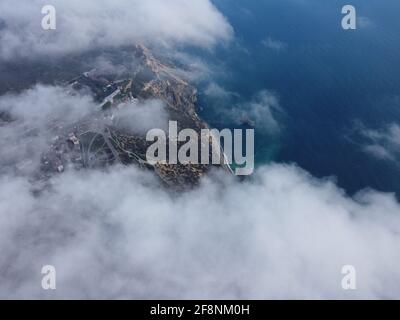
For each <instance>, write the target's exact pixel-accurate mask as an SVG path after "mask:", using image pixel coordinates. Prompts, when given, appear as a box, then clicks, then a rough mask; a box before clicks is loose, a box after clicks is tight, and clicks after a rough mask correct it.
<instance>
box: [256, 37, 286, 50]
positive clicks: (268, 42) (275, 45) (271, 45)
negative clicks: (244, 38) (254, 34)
mask: <svg viewBox="0 0 400 320" xmlns="http://www.w3.org/2000/svg"><path fill="white" fill-rule="evenodd" d="M261 44H262V45H263V46H264V47H265V48H267V49H272V50H275V51H282V50H285V49H286V48H287V44H286V43H284V42H282V41H279V40H275V39H273V38H271V37H268V38H267V39H264V40H263V41H261Z"/></svg>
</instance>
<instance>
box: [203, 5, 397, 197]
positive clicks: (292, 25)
mask: <svg viewBox="0 0 400 320" xmlns="http://www.w3.org/2000/svg"><path fill="white" fill-rule="evenodd" d="M214 3H215V4H216V6H217V7H218V8H219V9H220V10H221V11H222V12H223V13H224V15H226V17H227V18H228V20H229V22H230V23H231V24H232V26H233V28H234V30H235V40H234V41H233V43H231V44H230V45H229V46H223V45H222V46H220V47H219V48H218V49H217V50H216V51H214V52H210V53H206V54H205V53H201V55H202V57H203V58H204V59H205V60H206V61H207V62H208V63H210V64H213V65H215V66H218V72H217V73H216V76H215V79H214V80H215V82H216V83H218V85H220V86H221V87H223V88H224V89H225V90H227V91H229V92H234V93H235V94H234V95H229V96H227V97H225V98H223V99H221V98H218V99H216V98H213V97H210V96H207V95H206V94H204V90H205V89H206V86H207V85H208V84H207V83H204V84H203V87H202V89H203V94H202V95H201V99H200V103H201V104H202V105H203V106H204V110H203V112H202V115H203V117H205V118H206V119H207V120H208V121H209V122H210V123H211V124H212V125H214V126H216V127H233V126H235V124H234V123H232V121H231V119H229V117H226V116H224V113H225V114H229V112H230V111H231V110H232V106H235V105H236V106H237V105H239V106H240V105H243V104H245V103H246V101H251V100H252V99H253V97H254V95H255V94H256V93H257V92H259V91H261V90H264V89H268V90H270V91H271V92H273V93H274V94H275V95H276V96H277V97H279V104H280V107H281V110H282V112H277V113H276V114H275V117H276V118H277V119H278V120H279V123H280V127H281V131H280V133H279V134H275V135H272V134H271V133H269V132H268V130H264V129H263V128H261V130H260V128H257V127H256V162H257V164H258V165H260V164H263V163H266V162H270V161H277V162H288V163H292V162H294V163H297V164H298V165H299V166H301V167H302V168H304V169H306V170H308V171H309V172H311V173H312V174H313V175H315V176H318V177H325V176H335V177H336V178H337V181H338V184H339V185H340V186H341V187H343V188H345V189H346V190H347V191H348V192H350V193H354V192H356V191H358V190H360V189H363V188H366V187H372V188H375V189H378V190H382V191H391V192H393V191H395V192H397V193H400V170H399V166H398V163H397V161H387V160H379V159H377V158H374V157H373V156H370V155H369V154H366V153H365V152H364V151H363V148H362V147H363V143H367V141H362V139H361V138H360V137H356V135H355V130H356V129H355V128H357V126H358V125H359V124H360V123H362V125H363V126H365V127H366V128H370V129H381V128H384V127H385V126H387V125H388V124H390V123H399V124H400V99H399V97H400V19H399V18H400V2H398V1H393V0H383V1H382V0H380V1H377V0H369V1H361V0H354V1H352V4H353V5H354V6H355V7H356V9H357V15H358V17H359V24H358V28H357V30H354V31H344V30H343V29H342V28H341V19H342V14H341V8H342V6H343V5H345V4H347V2H345V1H321V0H319V1H312V0H310V1H295V0H279V1H256V0H251V1H238V0H216V1H214ZM268 39H270V40H271V41H269V40H268ZM263 40H268V41H269V43H270V44H271V43H272V45H270V46H269V48H268V46H266V45H265V44H263ZM264 43H265V42H264ZM199 54H200V53H199ZM200 86H201V85H200Z"/></svg>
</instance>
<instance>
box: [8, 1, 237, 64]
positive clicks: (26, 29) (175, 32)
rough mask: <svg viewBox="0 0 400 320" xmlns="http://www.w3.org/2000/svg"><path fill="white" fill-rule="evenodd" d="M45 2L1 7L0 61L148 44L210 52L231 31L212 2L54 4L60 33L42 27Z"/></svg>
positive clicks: (230, 34)
mask: <svg viewBox="0 0 400 320" xmlns="http://www.w3.org/2000/svg"><path fill="white" fill-rule="evenodd" d="M48 4H49V2H48V1H46V0H31V1H21V2H20V1H17V2H16V1H13V0H3V1H1V3H0V12H1V16H0V42H1V46H0V58H3V59H12V58H15V57H20V56H22V57H32V56H37V55H44V54H50V55H64V54H68V53H71V52H77V51H78V52H79V51H82V50H87V49H93V48H101V47H106V46H120V45H130V44H133V43H136V42H144V43H147V44H155V45H164V46H168V47H170V46H172V45H175V44H177V45H194V46H200V47H204V48H210V47H212V46H214V45H215V44H217V43H218V42H225V41H228V40H229V39H230V38H231V36H232V27H231V26H230V25H229V23H228V22H227V21H226V19H225V18H224V17H223V16H222V14H221V13H220V12H219V11H218V10H217V9H216V8H215V7H214V6H213V5H212V3H211V2H210V1H209V0H190V1H189V0H169V1H164V0H151V1H140V0H118V1H114V0H87V1H80V0H69V1H62V0H54V1H51V3H50V4H51V5H53V6H54V7H55V8H56V13H57V14H56V17H57V20H56V21H57V29H56V30H48V31H45V30H43V29H42V27H41V21H42V18H43V17H44V15H42V13H41V10H42V7H43V6H44V5H48Z"/></svg>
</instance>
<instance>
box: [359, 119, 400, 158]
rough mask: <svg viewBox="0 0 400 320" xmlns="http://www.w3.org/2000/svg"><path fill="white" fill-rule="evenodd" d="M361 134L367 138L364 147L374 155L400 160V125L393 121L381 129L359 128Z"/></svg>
mask: <svg viewBox="0 0 400 320" xmlns="http://www.w3.org/2000/svg"><path fill="white" fill-rule="evenodd" d="M359 131H360V133H361V135H362V136H363V137H364V138H365V139H367V141H366V142H365V143H364V144H363V149H364V150H365V151H366V152H367V153H369V154H371V155H372V156H374V157H376V158H379V159H383V160H391V161H398V159H399V156H400V126H399V125H397V124H395V123H393V124H390V125H387V126H386V127H385V128H383V129H381V130H373V129H366V128H365V127H363V126H361V128H359Z"/></svg>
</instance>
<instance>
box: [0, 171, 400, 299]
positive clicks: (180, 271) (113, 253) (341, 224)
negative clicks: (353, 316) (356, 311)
mask: <svg viewBox="0 0 400 320" xmlns="http://www.w3.org/2000/svg"><path fill="white" fill-rule="evenodd" d="M52 186H53V188H52V190H51V191H48V192H45V193H43V194H41V195H40V196H36V197H35V196H33V195H32V194H31V192H30V186H29V183H28V182H27V181H25V180H24V179H18V178H10V177H7V176H6V177H4V176H3V177H2V178H1V179H0V191H1V192H0V199H1V211H0V212H1V215H0V221H1V223H0V228H1V232H0V237H1V241H0V246H1V252H2V255H1V259H0V269H1V270H2V272H1V277H0V280H1V281H0V282H1V284H2V285H1V287H0V296H1V297H2V298H32V297H35V298H227V299H229V298H385V297H386V298H398V297H399V295H400V291H399V288H398V286H397V283H398V282H399V280H400V271H399V269H398V268H397V266H398V264H399V262H400V253H399V250H398V244H399V241H400V237H399V232H400V216H399V214H400V210H399V208H400V207H399V204H398V203H397V202H396V200H395V199H394V197H393V196H392V195H388V194H386V195H385V194H379V193H376V192H366V193H363V194H360V195H359V196H358V197H357V199H351V198H348V197H346V196H345V195H344V194H343V192H342V191H341V190H339V189H338V188H337V187H336V186H334V184H333V183H331V182H327V181H325V182H324V181H318V180H316V179H313V178H311V177H310V176H309V175H307V174H306V173H304V172H302V171H301V170H299V169H297V168H295V167H287V166H283V165H272V166H267V167H264V168H262V169H261V170H260V171H259V172H258V173H257V176H256V179H255V181H254V182H245V183H238V182H234V181H233V180H232V179H231V178H229V177H221V176H219V177H218V178H213V179H212V180H208V181H204V184H203V186H202V187H201V188H200V189H197V190H194V191H191V192H187V193H184V194H181V195H170V194H168V193H167V192H166V191H163V190H162V189H161V188H159V187H158V186H157V182H156V181H155V180H154V178H153V177H152V176H151V175H149V174H147V173H144V172H140V171H138V170H137V169H135V168H134V167H130V168H114V169H113V170H111V171H108V172H99V171H91V172H86V173H79V174H75V173H74V172H69V173H66V174H64V175H62V176H59V177H57V178H55V179H54V180H53V182H52ZM205 204H206V206H205ZM45 264H52V265H55V266H56V268H57V276H58V283H57V290H56V291H54V292H50V293H49V292H45V291H43V290H41V289H40V285H39V284H40V276H41V275H40V270H41V267H42V265H45ZM346 264H352V265H354V266H355V267H356V270H357V275H358V290H357V291H354V292H345V291H343V290H342V289H341V286H340V281H341V277H342V275H341V273H340V271H341V267H342V266H343V265H346Z"/></svg>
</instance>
